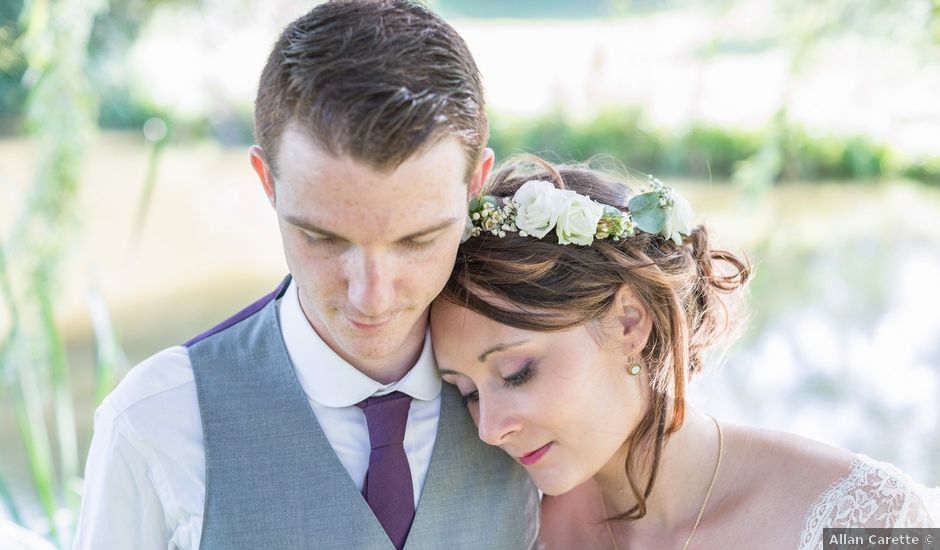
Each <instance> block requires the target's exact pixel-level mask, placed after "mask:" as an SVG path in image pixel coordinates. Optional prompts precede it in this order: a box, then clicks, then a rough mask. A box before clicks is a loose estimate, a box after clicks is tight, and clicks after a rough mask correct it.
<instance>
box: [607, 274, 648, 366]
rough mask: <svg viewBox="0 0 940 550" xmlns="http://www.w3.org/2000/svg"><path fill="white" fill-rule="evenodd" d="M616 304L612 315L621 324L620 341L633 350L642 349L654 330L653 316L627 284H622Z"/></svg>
mask: <svg viewBox="0 0 940 550" xmlns="http://www.w3.org/2000/svg"><path fill="white" fill-rule="evenodd" d="M614 304H615V306H614V311H613V313H612V316H613V317H615V318H616V322H617V323H618V325H619V329H620V335H619V339H620V341H621V342H622V343H623V344H624V346H625V347H626V348H627V349H629V350H631V352H633V351H638V350H642V349H643V348H644V347H646V342H647V340H649V336H650V332H652V330H653V318H652V317H651V316H650V313H649V310H648V309H647V308H646V305H644V304H643V302H641V301H640V300H639V298H637V297H636V294H634V293H633V289H632V288H630V286H629V285H626V284H624V285H621V286H620V290H618V291H617V296H616V298H615V301H614Z"/></svg>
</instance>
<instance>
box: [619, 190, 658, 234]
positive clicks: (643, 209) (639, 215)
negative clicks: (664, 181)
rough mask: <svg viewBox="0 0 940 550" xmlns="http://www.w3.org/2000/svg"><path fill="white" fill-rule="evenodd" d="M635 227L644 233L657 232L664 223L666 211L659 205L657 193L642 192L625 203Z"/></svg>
mask: <svg viewBox="0 0 940 550" xmlns="http://www.w3.org/2000/svg"><path fill="white" fill-rule="evenodd" d="M627 206H628V207H629V208H630V214H631V216H632V217H633V223H635V224H636V226H637V228H638V229H639V230H641V231H644V232H646V233H653V234H657V233H659V232H660V231H662V229H663V226H664V225H666V213H665V212H664V211H663V209H662V208H660V206H659V194H658V193H643V194H642V195H637V196H636V197H633V198H632V199H630V203H629V204H628V205H627Z"/></svg>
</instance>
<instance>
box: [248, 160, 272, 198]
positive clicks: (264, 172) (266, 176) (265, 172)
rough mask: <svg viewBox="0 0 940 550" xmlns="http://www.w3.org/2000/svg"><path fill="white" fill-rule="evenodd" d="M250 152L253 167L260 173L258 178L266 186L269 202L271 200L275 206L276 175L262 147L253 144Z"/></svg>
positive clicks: (265, 190)
mask: <svg viewBox="0 0 940 550" xmlns="http://www.w3.org/2000/svg"><path fill="white" fill-rule="evenodd" d="M248 154H249V155H250V156H251V167H252V168H254V169H255V173H256V174H258V178H259V179H260V180H261V186H262V187H263V188H264V194H265V195H267V196H268V202H270V203H271V206H272V207H273V206H274V204H275V193H274V175H273V174H272V173H271V168H270V167H269V166H268V163H267V162H265V160H264V151H263V150H262V149H261V147H259V146H257V145H252V146H251V148H250V149H248Z"/></svg>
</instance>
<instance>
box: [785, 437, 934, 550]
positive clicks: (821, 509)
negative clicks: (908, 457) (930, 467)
mask: <svg viewBox="0 0 940 550" xmlns="http://www.w3.org/2000/svg"><path fill="white" fill-rule="evenodd" d="M938 526H940V488H935V489H927V488H924V487H922V486H920V485H918V484H917V483H915V482H914V481H913V480H911V478H910V477H908V476H907V475H905V474H904V473H902V472H901V471H900V470H898V469H897V468H895V467H894V466H893V465H891V464H888V463H886V462H878V461H875V460H873V459H871V458H869V457H867V456H865V455H857V456H856V459H855V460H854V461H853V462H852V466H851V468H850V471H849V474H848V475H847V476H846V477H844V478H842V479H840V480H839V481H836V482H835V483H833V484H832V485H831V486H830V487H829V488H828V489H827V490H826V491H824V492H823V493H822V495H820V496H819V498H818V499H817V500H816V502H815V503H814V504H813V506H812V507H810V509H809V512H808V513H807V515H806V518H805V519H804V520H803V529H802V531H801V533H800V550H821V549H822V547H823V544H822V535H823V528H825V527H938Z"/></svg>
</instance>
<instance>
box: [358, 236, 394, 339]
mask: <svg viewBox="0 0 940 550" xmlns="http://www.w3.org/2000/svg"><path fill="white" fill-rule="evenodd" d="M395 278H396V269H395V266H394V262H393V261H391V260H390V259H389V258H387V257H386V254H385V253H383V252H381V251H369V250H360V251H357V252H356V253H355V255H354V257H353V258H352V259H351V260H350V261H349V262H348V265H347V285H348V299H349V303H350V304H351V305H352V306H353V307H354V308H355V309H356V313H359V314H361V315H364V316H366V317H367V319H357V320H358V321H365V322H368V321H369V320H377V321H384V320H385V319H383V318H382V317H383V316H384V315H387V314H388V313H389V312H390V310H391V309H392V308H393V307H394V304H395Z"/></svg>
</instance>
